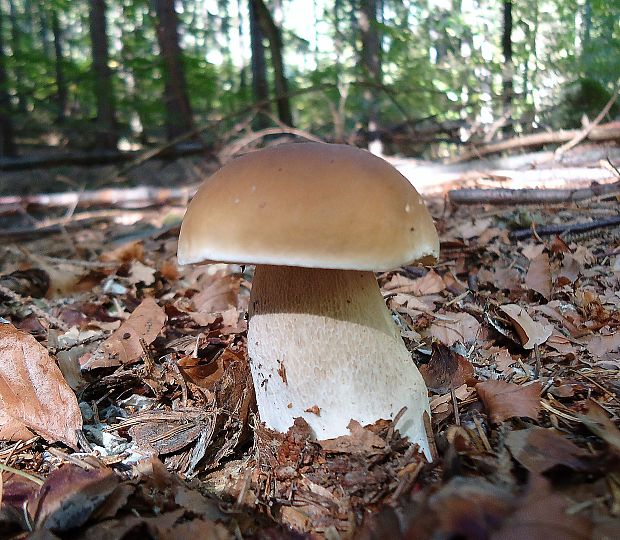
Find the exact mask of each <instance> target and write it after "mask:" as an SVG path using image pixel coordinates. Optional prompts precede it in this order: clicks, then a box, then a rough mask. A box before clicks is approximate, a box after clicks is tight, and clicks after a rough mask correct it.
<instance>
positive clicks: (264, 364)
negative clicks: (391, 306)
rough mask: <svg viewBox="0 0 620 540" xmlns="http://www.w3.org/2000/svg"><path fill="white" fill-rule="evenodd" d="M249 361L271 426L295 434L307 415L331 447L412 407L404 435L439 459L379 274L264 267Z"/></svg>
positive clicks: (422, 395)
mask: <svg viewBox="0 0 620 540" xmlns="http://www.w3.org/2000/svg"><path fill="white" fill-rule="evenodd" d="M248 352H249V356H250V362H251V369H252V377H253V380H254V387H255V390H256V399H257V403H258V412H259V414H260V418H261V420H262V421H263V422H265V424H266V425H267V426H268V427H270V428H272V429H274V430H277V431H280V432H285V431H286V430H287V429H288V428H289V427H290V426H291V425H292V424H293V420H294V419H295V418H297V417H300V416H301V417H303V418H304V419H305V420H306V421H307V422H308V424H309V425H310V427H311V428H312V429H313V430H314V433H315V435H316V437H317V439H330V438H333V437H338V436H340V435H347V434H349V431H348V429H347V425H348V424H349V422H350V420H351V419H354V420H357V421H358V422H359V423H360V424H362V425H364V424H370V423H373V422H375V421H377V420H379V419H380V418H383V419H392V418H394V417H395V416H396V414H397V413H398V412H399V411H400V410H401V409H402V408H403V407H407V410H406V412H405V413H404V415H403V416H402V418H401V419H400V420H399V423H398V425H397V428H398V429H399V431H400V432H401V434H403V435H406V436H408V437H409V439H410V441H411V442H414V443H417V444H418V445H419V446H420V448H421V450H422V451H423V452H424V454H425V455H426V457H427V458H428V459H429V460H430V459H431V454H430V449H429V444H428V439H427V436H426V430H425V422H424V416H425V415H429V414H430V412H429V406H428V397H427V390H426V386H425V384H424V380H423V379H422V376H421V375H420V372H419V371H418V369H417V367H416V366H415V364H414V363H413V360H412V358H411V354H410V353H409V351H408V350H407V348H406V347H405V344H404V343H403V341H402V339H401V337H400V334H399V332H398V329H397V327H396V325H395V324H394V321H393V320H392V317H391V314H390V312H389V310H388V309H387V307H386V306H385V302H384V300H383V297H382V296H381V292H380V290H379V286H378V284H377V280H376V279H375V276H374V274H373V273H372V272H365V271H356V270H323V269H313V268H299V267H286V266H266V265H262V266H261V265H259V266H257V267H256V272H255V274H254V280H253V282H252V294H251V297H250V322H249V328H248ZM427 418H430V416H427Z"/></svg>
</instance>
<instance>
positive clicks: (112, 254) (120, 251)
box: [99, 240, 144, 263]
mask: <svg viewBox="0 0 620 540" xmlns="http://www.w3.org/2000/svg"><path fill="white" fill-rule="evenodd" d="M99 258H100V259H101V260H102V261H104V262H118V263H128V262H131V261H134V260H138V261H141V260H143V259H144V244H143V243H142V241H141V240H135V241H133V242H127V243H126V244H122V245H120V246H119V247H117V248H115V249H112V250H108V251H106V252H104V253H102V254H101V256H100V257H99Z"/></svg>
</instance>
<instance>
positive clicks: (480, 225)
mask: <svg viewBox="0 0 620 540" xmlns="http://www.w3.org/2000/svg"><path fill="white" fill-rule="evenodd" d="M492 223H493V222H492V220H491V218H483V219H473V220H471V221H467V222H465V223H463V224H462V225H460V226H458V227H457V228H456V231H455V232H456V234H457V235H458V236H460V237H461V238H462V239H463V240H470V239H471V238H474V237H475V236H480V235H481V234H482V233H483V232H484V231H486V230H487V229H488V228H489V227H491V224H492Z"/></svg>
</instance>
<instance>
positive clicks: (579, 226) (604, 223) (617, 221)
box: [510, 216, 620, 240]
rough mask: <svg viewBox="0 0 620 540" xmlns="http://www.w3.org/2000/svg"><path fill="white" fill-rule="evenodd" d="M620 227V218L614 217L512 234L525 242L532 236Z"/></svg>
mask: <svg viewBox="0 0 620 540" xmlns="http://www.w3.org/2000/svg"><path fill="white" fill-rule="evenodd" d="M616 225H620V216H613V217H610V218H605V219H598V220H594V221H590V222H588V223H573V224H571V223H567V224H565V225H546V226H544V227H536V228H529V229H518V230H516V231H512V232H511V233H510V237H511V238H512V239H513V240H525V239H526V238H530V237H531V236H534V235H538V236H552V235H557V234H569V233H583V232H588V231H593V230H595V229H603V228H605V227H614V226H616Z"/></svg>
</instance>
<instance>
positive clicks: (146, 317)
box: [82, 298, 167, 369]
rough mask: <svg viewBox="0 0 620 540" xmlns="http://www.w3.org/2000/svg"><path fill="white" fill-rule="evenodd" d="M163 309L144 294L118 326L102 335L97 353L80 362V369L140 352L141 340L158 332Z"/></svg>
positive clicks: (115, 363) (136, 356) (124, 361)
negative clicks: (109, 332) (136, 305)
mask: <svg viewBox="0 0 620 540" xmlns="http://www.w3.org/2000/svg"><path fill="white" fill-rule="evenodd" d="M166 318H167V317H166V313H165V311H164V310H163V309H162V308H160V307H159V306H158V305H157V302H156V301H155V300H154V299H153V298H145V299H144V300H143V301H142V303H141V304H140V305H139V306H138V307H137V308H136V309H135V310H134V311H133V313H132V314H131V315H130V316H129V318H128V319H127V320H126V321H124V322H123V323H122V324H121V326H120V327H119V328H118V330H115V331H114V333H113V334H112V335H111V336H110V337H109V338H108V339H106V340H105V341H104V342H103V343H102V344H101V347H100V349H99V350H98V351H97V353H99V354H97V353H94V354H93V356H92V358H89V359H88V360H86V362H84V360H82V362H83V363H82V369H93V368H96V367H110V366H118V365H120V364H130V363H132V362H135V361H136V360H138V359H139V358H140V357H141V356H142V353H143V351H142V345H141V344H140V340H143V341H144V342H145V343H146V344H147V345H149V344H150V343H152V342H153V341H154V340H155V338H156V337H157V336H158V335H159V333H160V332H161V330H162V328H163V327H164V324H165V322H166Z"/></svg>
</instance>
